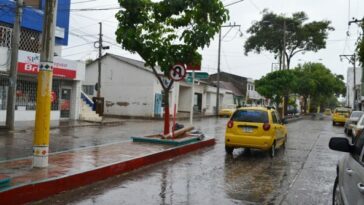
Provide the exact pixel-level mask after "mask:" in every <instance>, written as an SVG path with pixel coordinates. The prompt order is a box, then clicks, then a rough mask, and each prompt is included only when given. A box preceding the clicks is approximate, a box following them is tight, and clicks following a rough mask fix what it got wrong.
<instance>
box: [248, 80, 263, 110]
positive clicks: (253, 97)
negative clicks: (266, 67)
mask: <svg viewBox="0 0 364 205" xmlns="http://www.w3.org/2000/svg"><path fill="white" fill-rule="evenodd" d="M246 85H247V88H246V102H247V105H252V106H257V105H265V98H264V97H263V96H261V95H260V94H259V93H258V92H257V91H256V90H255V84H254V80H253V79H252V78H248V79H247V84H246Z"/></svg>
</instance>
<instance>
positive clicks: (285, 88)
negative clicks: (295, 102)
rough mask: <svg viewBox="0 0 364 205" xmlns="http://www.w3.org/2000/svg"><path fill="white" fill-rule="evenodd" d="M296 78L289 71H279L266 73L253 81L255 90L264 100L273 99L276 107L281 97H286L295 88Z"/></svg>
mask: <svg viewBox="0 0 364 205" xmlns="http://www.w3.org/2000/svg"><path fill="white" fill-rule="evenodd" d="M295 78H296V76H295V75H294V73H293V72H291V71H290V70H279V71H274V72H271V73H268V74H267V75H265V76H263V77H262V78H260V79H259V80H256V81H255V88H256V90H257V91H258V92H259V93H260V94H261V95H263V96H265V97H266V98H270V99H273V101H274V102H275V104H276V106H277V107H278V105H279V103H280V102H281V98H282V97H283V96H286V95H288V94H289V93H291V92H292V91H293V90H292V88H294V87H295V84H296V80H295Z"/></svg>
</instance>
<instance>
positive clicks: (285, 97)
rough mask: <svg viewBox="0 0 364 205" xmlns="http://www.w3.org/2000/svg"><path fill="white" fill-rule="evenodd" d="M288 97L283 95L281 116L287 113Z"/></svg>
mask: <svg viewBox="0 0 364 205" xmlns="http://www.w3.org/2000/svg"><path fill="white" fill-rule="evenodd" d="M288 99H289V96H288V95H285V96H284V99H283V116H282V117H284V116H286V115H287V107H288Z"/></svg>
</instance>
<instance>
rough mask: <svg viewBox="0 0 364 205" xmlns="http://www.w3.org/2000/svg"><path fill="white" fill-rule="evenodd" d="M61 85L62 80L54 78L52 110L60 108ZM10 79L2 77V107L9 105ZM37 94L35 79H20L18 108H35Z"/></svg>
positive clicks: (17, 90) (16, 102)
mask: <svg viewBox="0 0 364 205" xmlns="http://www.w3.org/2000/svg"><path fill="white" fill-rule="evenodd" d="M59 87H60V81H59V80H57V79H53V82H52V95H51V97H52V104H51V110H59V97H58V96H59ZM7 93H8V80H7V79H6V78H2V79H0V109H1V110H6V107H7ZM36 95H37V82H36V81H35V80H34V81H32V80H24V79H19V80H18V81H17V88H16V101H15V109H16V110H35V108H36V99H37V97H36Z"/></svg>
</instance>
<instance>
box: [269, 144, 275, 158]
mask: <svg viewBox="0 0 364 205" xmlns="http://www.w3.org/2000/svg"><path fill="white" fill-rule="evenodd" d="M269 155H270V157H272V158H273V157H274V156H275V155H276V142H275V141H274V142H273V144H272V147H271V148H270V150H269Z"/></svg>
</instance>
